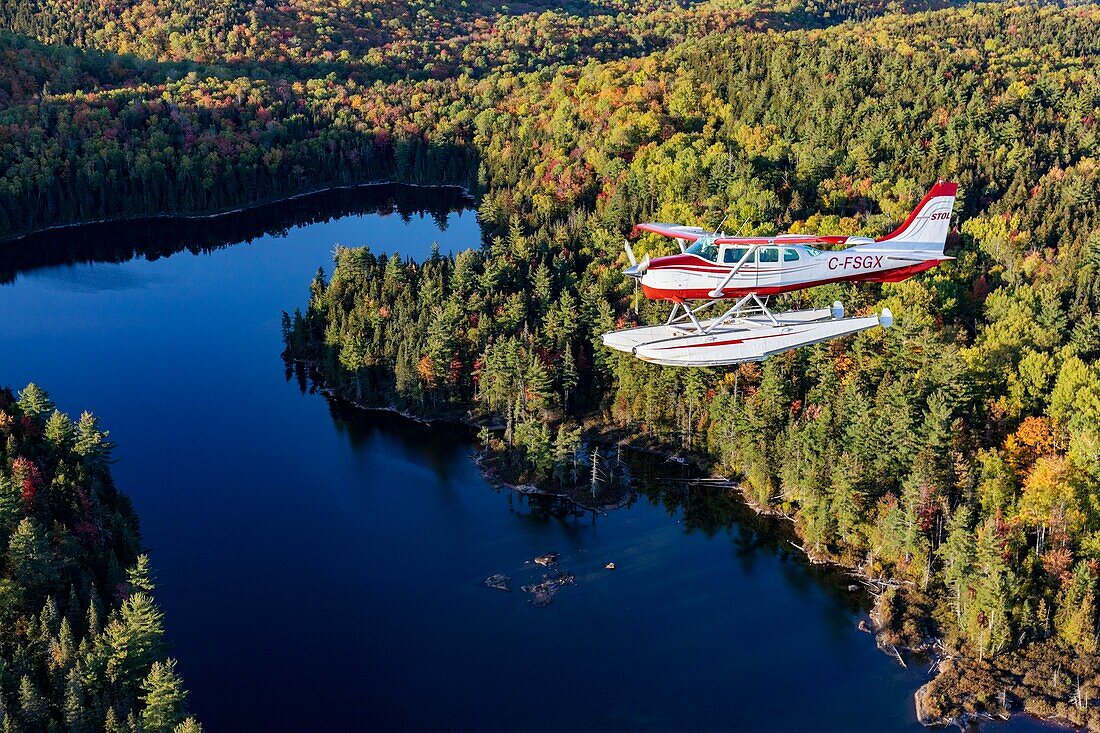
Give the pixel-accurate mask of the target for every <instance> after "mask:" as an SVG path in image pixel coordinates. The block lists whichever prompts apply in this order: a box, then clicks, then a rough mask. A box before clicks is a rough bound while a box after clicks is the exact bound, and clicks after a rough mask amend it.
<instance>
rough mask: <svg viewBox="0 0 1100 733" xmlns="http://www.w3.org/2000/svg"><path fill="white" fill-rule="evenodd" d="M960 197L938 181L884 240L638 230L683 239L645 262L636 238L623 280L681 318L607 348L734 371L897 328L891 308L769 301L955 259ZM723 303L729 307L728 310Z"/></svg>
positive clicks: (672, 227) (904, 274)
mask: <svg viewBox="0 0 1100 733" xmlns="http://www.w3.org/2000/svg"><path fill="white" fill-rule="evenodd" d="M957 192H958V185H957V184H955V183H952V182H950V181H939V182H937V183H936V184H935V185H934V186H933V187H932V190H931V191H929V192H928V194H927V195H926V196H925V197H924V199H923V200H922V201H921V202H920V203H919V204H917V207H916V208H915V209H914V210H913V212H912V213H911V214H909V218H907V219H906V220H905V221H904V222H903V223H902V224H901V226H899V227H898V228H897V229H896V230H894V231H893V232H891V233H890V234H887V235H886V236H884V237H880V238H878V239H875V238H871V237H856V236H851V237H846V236H833V235H826V236H815V235H807V234H778V235H775V236H771V237H742V236H728V235H726V234H724V233H721V232H709V231H706V230H704V229H702V228H700V227H692V226H682V225H679V224H665V223H645V224H638V225H637V226H636V227H634V229H635V232H651V233H653V234H658V235H661V236H664V237H670V238H672V239H675V240H676V241H677V243H678V244H679V246H680V253H679V254H676V255H671V256H667V257H655V258H653V259H650V258H649V255H646V256H645V257H644V258H643V259H642V260H641V261H638V260H637V258H636V257H635V256H634V252H633V250H632V248H631V246H630V242H629V241H627V242H626V243H625V247H626V255H627V259H628V260H629V262H630V266H629V267H627V268H626V269H625V270H623V274H624V275H626V276H628V277H631V278H634V279H635V280H636V281H637V282H638V284H639V285H640V286H641V289H642V292H643V293H644V294H645V296H646V297H647V298H649V299H651V300H662V301H668V302H671V303H672V312H671V313H670V314H669V316H668V320H667V321H666V322H665V323H664V324H662V325H656V326H638V327H635V328H625V329H620V330H617V331H611V332H609V333H605V334H603V343H604V345H605V346H607V347H609V348H612V349H615V350H618V351H624V352H626V353H629V354H633V355H634V356H636V357H638V358H639V359H641V360H643V361H647V362H651V363H653V364H660V365H664V366H726V365H730V364H739V363H742V362H751V361H763V360H764V359H766V358H768V357H769V356H772V355H774V354H778V353H781V352H784V351H788V350H790V349H797V348H800V347H802V346H808V345H810V344H816V343H819V342H821V341H829V340H831V339H835V338H840V337H842V336H848V335H850V334H854V333H859V332H860V331H866V330H868V329H870V328H875V327H879V326H881V327H883V328H889V327H890V326H891V325H893V322H894V316H893V314H892V313H891V312H890V309H889V308H883V309H882V312H881V313H876V314H872V315H868V316H860V317H848V318H845V315H844V306H843V305H842V304H841V303H840V302H834V303H833V304H832V307H831V308H815V309H809V310H795V311H786V312H781V313H776V312H773V311H772V310H771V309H769V308H768V302H767V301H768V299H769V298H770V297H771V296H773V295H778V294H780V293H789V292H793V291H796V290H805V289H807V288H813V287H817V286H818V285H825V284H827V283H835V282H876V283H882V282H900V281H902V280H905V279H907V278H910V277H912V276H914V275H916V274H918V273H920V272H924V271H925V270H929V269H931V268H933V267H935V266H936V265H939V264H940V263H942V262H946V261H948V260H952V259H954V258H953V257H948V256H946V255H944V244H945V242H946V241H947V234H948V231H949V230H950V228H951V212H952V209H953V208H954V205H955V195H956V193H957ZM719 228H721V226H720V225H719ZM731 301H732V303H731ZM719 304H727V305H728V307H727V308H726V309H725V311H724V312H721V306H720V305H719Z"/></svg>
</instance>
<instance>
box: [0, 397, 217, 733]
mask: <svg viewBox="0 0 1100 733" xmlns="http://www.w3.org/2000/svg"><path fill="white" fill-rule="evenodd" d="M112 447H113V446H112V444H111V442H110V440H109V439H108V434H107V432H106V431H105V430H103V429H102V428H101V427H100V424H99V420H98V419H97V418H96V417H95V416H94V415H92V414H91V413H89V412H85V413H83V414H82V415H81V416H80V418H79V419H78V420H75V421H74V420H73V419H72V418H70V417H69V416H68V415H66V414H65V413H63V412H60V411H59V410H57V409H56V408H55V407H54V404H53V402H52V401H51V400H50V398H49V395H47V394H46V392H45V391H43V390H42V389H41V388H39V387H38V386H36V385H34V384H30V385H28V386H27V387H26V388H25V389H24V390H22V391H21V392H19V394H18V396H16V395H14V394H13V393H12V391H11V390H10V389H8V388H0V533H2V545H3V546H4V547H5V548H6V551H5V554H4V565H3V570H2V572H0V730H3V731H5V733H8V732H9V731H11V732H15V731H19V732H21V733H35V732H37V731H72V732H73V733H76V732H78V731H79V732H84V731H87V732H88V733H91V732H92V731H107V732H108V733H201V730H202V727H201V726H200V725H199V724H198V722H196V721H195V720H194V719H193V718H187V717H185V708H184V704H185V698H186V694H187V693H186V691H185V690H184V688H183V681H182V680H181V679H180V676H179V674H178V673H177V672H176V669H175V667H176V662H175V661H174V660H173V659H170V658H169V657H168V656H167V650H166V645H165V639H164V627H163V623H162V614H161V611H160V609H159V608H157V605H156V603H155V602H154V600H153V595H152V594H153V580H152V577H151V573H150V567H149V558H148V556H146V555H144V554H141V539H140V535H139V533H138V522H137V518H136V516H135V515H134V510H133V507H131V505H130V501H129V500H128V499H127V498H126V497H125V496H124V495H123V494H121V493H119V491H118V490H117V489H116V488H115V486H114V483H113V482H112V481H111V473H110V469H109V466H110V462H111V449H112Z"/></svg>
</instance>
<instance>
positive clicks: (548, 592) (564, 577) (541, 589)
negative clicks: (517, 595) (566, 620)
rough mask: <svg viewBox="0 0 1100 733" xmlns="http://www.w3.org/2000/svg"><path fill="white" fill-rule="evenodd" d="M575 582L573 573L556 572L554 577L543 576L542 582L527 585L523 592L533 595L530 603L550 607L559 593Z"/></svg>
mask: <svg viewBox="0 0 1100 733" xmlns="http://www.w3.org/2000/svg"><path fill="white" fill-rule="evenodd" d="M573 581H574V577H573V573H566V572H560V573H559V572H555V573H553V574H552V575H544V576H542V582H540V583H532V584H531V585H525V586H523V587H522V588H521V590H522V591H523V592H524V593H530V594H531V599H530V600H529V601H528V603H530V604H531V605H533V606H537V607H539V608H542V607H543V606H549V605H550V601H551V600H552V599H553V598H554V596H555V595H557V593H558V591H560V590H561V589H562V588H564V587H565V586H567V585H573Z"/></svg>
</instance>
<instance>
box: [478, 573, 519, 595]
mask: <svg viewBox="0 0 1100 733" xmlns="http://www.w3.org/2000/svg"><path fill="white" fill-rule="evenodd" d="M509 580H511V578H509V577H508V576H507V575H505V574H504V573H497V574H496V575H490V576H489V577H488V578H486V579H485V581H484V582H485V585H487V586H489V587H490V588H496V589H497V590H506V591H509V592H511V590H512V589H511V588H509V587H508V581H509Z"/></svg>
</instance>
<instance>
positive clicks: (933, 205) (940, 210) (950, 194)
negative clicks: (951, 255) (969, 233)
mask: <svg viewBox="0 0 1100 733" xmlns="http://www.w3.org/2000/svg"><path fill="white" fill-rule="evenodd" d="M958 190H959V184H957V183H952V182H950V181H939V182H938V183H936V185H935V186H933V187H932V190H931V191H929V192H928V195H927V196H925V197H924V200H922V201H921V202H920V203H919V204H917V208H915V209H913V213H911V214H910V215H909V218H908V219H906V220H905V223H904V224H902V225H901V226H900V227H898V228H897V229H895V230H894V231H893V232H891V233H890V234H887V235H886V236H885V237H882V238H881V239H879V240H877V241H878V242H880V243H882V244H889V245H890V246H891V247H896V248H898V249H905V250H913V251H920V252H939V253H941V254H942V253H943V245H944V243H945V242H946V241H947V232H948V230H950V228H951V209H952V208H954V206H955V194H957V193H958Z"/></svg>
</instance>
